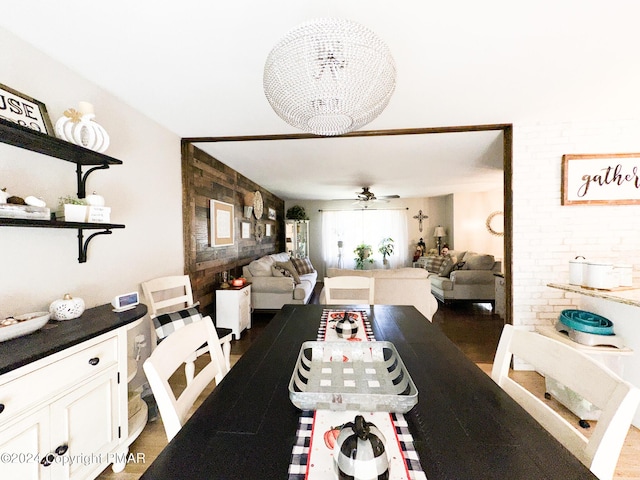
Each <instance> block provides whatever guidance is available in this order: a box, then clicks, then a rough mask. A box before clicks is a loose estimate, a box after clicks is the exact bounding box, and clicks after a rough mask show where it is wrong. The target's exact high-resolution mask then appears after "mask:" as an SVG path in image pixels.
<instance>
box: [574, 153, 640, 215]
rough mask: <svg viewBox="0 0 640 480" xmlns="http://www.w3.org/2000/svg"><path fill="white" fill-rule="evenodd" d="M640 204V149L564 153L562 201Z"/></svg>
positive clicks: (575, 203) (597, 203) (594, 203)
mask: <svg viewBox="0 0 640 480" xmlns="http://www.w3.org/2000/svg"><path fill="white" fill-rule="evenodd" d="M604 204H619V205H624V204H628V205H632V204H640V153H615V154H605V153H602V154H594V155H588V154H585V155H563V156H562V205H604Z"/></svg>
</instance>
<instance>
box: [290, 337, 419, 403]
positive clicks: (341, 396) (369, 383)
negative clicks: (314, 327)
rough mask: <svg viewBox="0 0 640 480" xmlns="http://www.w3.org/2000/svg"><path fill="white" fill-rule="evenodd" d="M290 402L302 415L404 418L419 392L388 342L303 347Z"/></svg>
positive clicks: (308, 345)
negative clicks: (389, 415) (317, 412)
mask: <svg viewBox="0 0 640 480" xmlns="http://www.w3.org/2000/svg"><path fill="white" fill-rule="evenodd" d="M289 398H290V399H291V401H292V402H293V404H294V405H295V406H297V407H298V408H300V409H302V410H356V411H367V412H398V413H406V412H408V411H409V410H411V408H412V407H413V406H414V405H415V404H416V403H418V389H417V388H416V386H415V384H414V383H413V380H412V379H411V376H410V375H409V372H408V371H407V369H406V367H405V366H404V363H402V360H401V358H400V356H399V355H398V352H397V351H396V348H395V346H394V345H393V344H392V343H391V342H383V341H381V342H375V341H373V342H350V341H346V340H343V341H337V342H304V343H303V344H302V347H301V348H300V354H299V355H298V361H297V363H296V367H295V369H294V371H293V374H292V375H291V380H290V381H289Z"/></svg>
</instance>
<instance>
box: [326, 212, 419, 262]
mask: <svg viewBox="0 0 640 480" xmlns="http://www.w3.org/2000/svg"><path fill="white" fill-rule="evenodd" d="M388 237H391V238H392V239H393V244H394V251H393V255H391V256H390V257H387V259H388V260H389V262H390V264H391V268H399V267H406V266H408V265H409V263H408V261H409V254H408V250H409V249H408V245H409V243H408V242H409V239H408V233H407V211H406V209H403V210H345V211H323V212H322V254H323V259H324V262H325V265H326V268H331V267H334V268H355V267H356V262H355V260H354V259H355V258H356V254H355V253H354V250H355V249H356V247H357V246H358V245H360V244H361V243H365V244H367V245H370V246H371V254H372V256H373V260H374V262H373V263H368V262H365V269H369V268H382V254H380V253H379V252H378V247H379V245H380V241H381V240H383V239H385V238H388ZM339 242H341V243H340V245H342V248H340V247H339Z"/></svg>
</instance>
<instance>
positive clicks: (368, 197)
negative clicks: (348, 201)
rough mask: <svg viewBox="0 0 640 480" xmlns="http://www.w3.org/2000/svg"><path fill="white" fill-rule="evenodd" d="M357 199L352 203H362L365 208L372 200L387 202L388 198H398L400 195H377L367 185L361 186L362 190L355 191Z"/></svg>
mask: <svg viewBox="0 0 640 480" xmlns="http://www.w3.org/2000/svg"><path fill="white" fill-rule="evenodd" d="M356 195H357V197H358V198H357V200H356V201H355V202H354V205H362V206H364V207H365V208H367V206H368V204H369V203H373V202H388V201H389V199H390V198H400V195H382V196H377V195H376V194H375V193H373V192H372V191H371V190H369V187H362V192H356Z"/></svg>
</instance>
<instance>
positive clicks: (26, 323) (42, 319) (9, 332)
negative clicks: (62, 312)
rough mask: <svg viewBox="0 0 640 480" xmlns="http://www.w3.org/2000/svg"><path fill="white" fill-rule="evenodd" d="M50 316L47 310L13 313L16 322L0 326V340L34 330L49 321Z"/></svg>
mask: <svg viewBox="0 0 640 480" xmlns="http://www.w3.org/2000/svg"><path fill="white" fill-rule="evenodd" d="M50 316H51V314H50V313H49V312H33V313H24V314H22V315H15V316H14V318H15V319H16V320H19V321H18V323H14V324H13V325H7V326H5V327H0V342H4V341H5V340H11V339H12V338H16V337H21V336H23V335H28V334H29V333H32V332H35V331H36V330H38V329H40V328H42V327H44V325H45V324H46V323H47V322H48V321H49V317H50Z"/></svg>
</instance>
